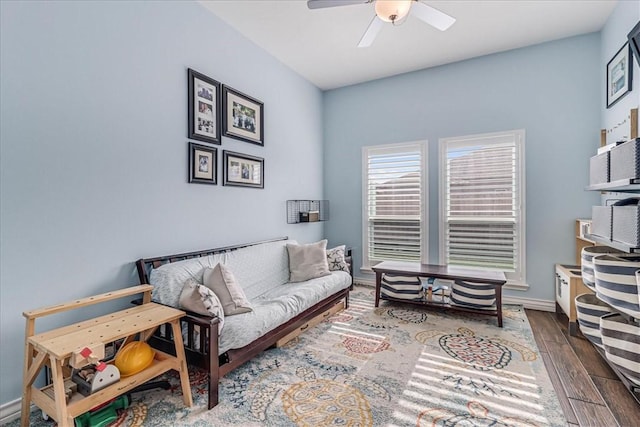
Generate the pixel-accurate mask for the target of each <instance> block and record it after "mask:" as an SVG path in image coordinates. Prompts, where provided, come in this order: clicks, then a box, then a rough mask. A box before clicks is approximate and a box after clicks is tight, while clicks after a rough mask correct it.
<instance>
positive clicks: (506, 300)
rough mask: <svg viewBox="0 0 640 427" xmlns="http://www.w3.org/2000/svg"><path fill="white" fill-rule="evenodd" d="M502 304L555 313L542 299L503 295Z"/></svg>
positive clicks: (364, 280)
mask: <svg viewBox="0 0 640 427" xmlns="http://www.w3.org/2000/svg"><path fill="white" fill-rule="evenodd" d="M353 281H354V283H355V284H357V285H364V286H370V287H375V286H376V282H375V280H372V279H368V278H365V277H354V278H353ZM502 303H503V304H521V305H522V306H523V307H524V308H529V309H531V310H540V311H550V312H555V311H556V302H555V301H549V300H543V299H536V298H524V297H515V296H510V295H504V296H503V297H502Z"/></svg>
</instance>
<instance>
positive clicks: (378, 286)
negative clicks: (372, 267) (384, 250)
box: [375, 271, 382, 307]
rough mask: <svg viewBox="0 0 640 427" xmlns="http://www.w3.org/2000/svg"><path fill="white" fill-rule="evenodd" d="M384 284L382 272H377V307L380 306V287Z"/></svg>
mask: <svg viewBox="0 0 640 427" xmlns="http://www.w3.org/2000/svg"><path fill="white" fill-rule="evenodd" d="M381 283H382V272H381V271H376V304H375V306H376V307H377V306H378V305H379V304H380V285H381Z"/></svg>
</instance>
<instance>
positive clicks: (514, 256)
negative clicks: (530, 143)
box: [444, 132, 524, 279]
mask: <svg viewBox="0 0 640 427" xmlns="http://www.w3.org/2000/svg"><path fill="white" fill-rule="evenodd" d="M521 138H522V133H519V132H508V133H501V134H493V135H487V136H478V137H471V138H465V139H457V140H456V139H451V140H445V144H444V148H445V150H444V151H445V159H444V160H445V174H444V177H445V179H444V218H445V226H444V246H445V248H444V249H445V250H444V252H445V262H446V263H447V264H452V265H459V266H468V267H473V268H488V269H495V270H501V271H504V272H505V273H516V274H515V275H513V274H512V275H511V276H512V277H514V276H515V278H519V279H522V277H521V274H520V273H521V272H522V271H523V259H524V257H523V254H522V248H523V245H522V244H521V243H522V239H523V235H522V234H523V232H522V230H523V229H524V228H523V227H522V226H521V225H522V217H521V215H522V211H521V206H522V190H521V189H522V188H523V187H522V185H521V184H522V183H521V182H520V181H521V176H523V175H522V171H521V170H520V169H521V159H520V157H521V149H520V147H521V145H520V144H519V142H520V140H521ZM507 277H509V275H508V276H507Z"/></svg>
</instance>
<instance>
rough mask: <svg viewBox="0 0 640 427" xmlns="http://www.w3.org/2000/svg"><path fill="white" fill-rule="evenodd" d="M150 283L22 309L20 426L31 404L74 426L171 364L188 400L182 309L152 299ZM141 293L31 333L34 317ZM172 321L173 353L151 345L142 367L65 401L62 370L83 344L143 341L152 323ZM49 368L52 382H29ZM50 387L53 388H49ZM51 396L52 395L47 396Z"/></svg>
mask: <svg viewBox="0 0 640 427" xmlns="http://www.w3.org/2000/svg"><path fill="white" fill-rule="evenodd" d="M152 289H153V286H151V285H139V286H133V287H130V288H125V289H122V290H119V291H114V292H108V293H105V294H101V295H96V296H93V297H88V298H82V299H79V300H76V301H73V302H68V303H65V304H59V305H55V306H51V307H45V308H41V309H38V310H32V311H26V312H24V313H23V315H24V317H26V319H27V325H26V331H25V360H24V375H23V392H22V413H21V426H22V427H27V426H28V425H29V408H30V406H31V402H32V401H33V403H35V404H36V405H37V406H38V407H39V408H40V409H42V410H43V411H44V412H45V413H46V414H47V415H49V416H50V417H51V418H53V419H54V420H56V421H57V422H58V425H59V426H63V427H64V426H73V425H74V421H73V419H74V418H75V417H77V416H79V415H81V414H83V413H85V412H87V411H89V410H90V409H92V408H94V407H96V406H98V405H100V404H102V403H104V402H108V401H109V400H111V399H113V398H115V397H117V396H120V395H122V394H125V393H127V392H128V391H130V390H132V389H134V388H135V387H137V386H139V385H140V384H142V383H145V382H147V381H149V380H150V379H152V378H155V377H157V376H158V375H160V374H162V373H164V372H167V371H169V370H171V369H174V370H176V371H178V372H179V374H180V385H181V387H182V397H183V401H184V404H185V405H186V406H191V405H192V398H191V387H190V385H189V373H188V371H187V364H186V359H185V355H184V347H183V342H182V333H181V330H180V318H181V317H182V316H184V315H185V313H184V312H183V311H180V310H177V309H174V308H171V307H167V306H164V305H160V304H156V303H153V302H151V290H152ZM136 294H143V303H142V305H140V306H137V307H133V308H129V309H126V310H122V311H118V312H115V313H112V314H108V315H105V316H101V317H97V318H94V319H90V320H86V321H84V322H80V323H75V324H72V325H68V326H65V327H61V328H58V329H54V330H51V331H48V332H44V333H40V334H35V321H36V319H37V318H39V317H44V316H48V315H51V314H55V313H60V312H64V311H69V310H73V309H77V308H80V307H86V306H90V305H93V304H98V303H102V302H106V301H111V300H114V299H118V298H123V297H127V296H131V295H136ZM165 323H168V324H170V325H171V328H172V331H173V336H174V340H175V344H176V348H175V350H176V356H173V355H170V354H167V353H164V352H161V351H158V350H155V358H154V361H153V363H152V364H151V365H150V366H149V367H148V368H146V369H144V370H143V371H141V372H138V373H136V374H133V375H131V376H128V377H125V378H121V379H120V380H119V381H118V382H116V383H114V384H111V385H109V386H107V387H105V388H103V389H101V390H99V391H97V392H95V393H93V394H91V395H89V396H86V397H85V396H82V395H80V394H79V393H75V394H73V395H72V396H71V398H70V399H69V400H68V401H67V399H66V396H65V387H64V382H65V378H64V374H63V371H64V369H65V368H66V367H67V365H68V363H69V360H70V358H71V357H72V356H74V355H76V354H77V352H78V351H79V350H81V349H82V348H84V347H87V346H92V347H95V346H96V345H97V346H100V345H104V344H108V343H112V342H114V341H117V340H119V339H124V343H123V346H124V345H125V344H127V343H128V342H131V341H133V340H134V339H135V338H136V336H139V340H140V341H147V340H148V339H149V338H150V337H151V335H152V334H153V332H154V331H155V329H156V328H158V327H159V326H160V325H162V324H165ZM45 365H49V366H50V367H51V374H52V378H51V379H52V384H51V385H49V386H47V387H44V388H42V389H40V388H37V387H35V386H33V382H34V381H35V379H36V377H37V375H38V373H39V372H40V370H41V369H42V368H43V367H44V366H45ZM50 389H53V393H51V390H50ZM51 396H53V397H51Z"/></svg>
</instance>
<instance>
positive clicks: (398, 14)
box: [307, 0, 456, 47]
mask: <svg viewBox="0 0 640 427" xmlns="http://www.w3.org/2000/svg"><path fill="white" fill-rule="evenodd" d="M360 3H374V6H375V11H376V16H374V17H373V19H372V20H371V23H370V24H369V27H367V31H365V32H364V35H363V36H362V38H361V39H360V43H358V47H368V46H371V43H373V40H374V39H375V38H376V36H377V35H378V33H379V32H380V30H381V29H382V26H383V25H384V23H385V22H390V23H392V24H396V23H400V22H401V21H402V20H403V19H404V18H405V17H407V16H408V15H409V14H412V15H413V16H415V17H416V18H418V19H420V20H421V21H424V22H426V23H427V24H429V25H431V26H433V27H435V28H437V29H438V30H440V31H444V30H446V29H447V28H449V27H450V26H452V25H453V23H454V22H456V19H455V18H453V17H451V16H449V15H447V14H446V13H444V12H441V11H439V10H438V9H436V8H433V7H431V6H428V5H426V4H424V3H421V2H420V1H418V0H307V7H308V8H309V9H321V8H325V7H336V6H347V5H351V4H360Z"/></svg>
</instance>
